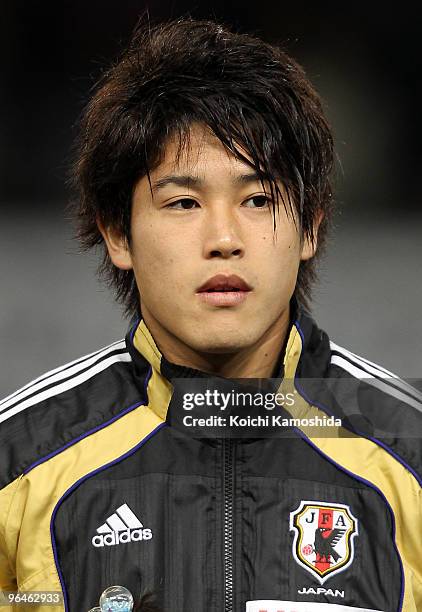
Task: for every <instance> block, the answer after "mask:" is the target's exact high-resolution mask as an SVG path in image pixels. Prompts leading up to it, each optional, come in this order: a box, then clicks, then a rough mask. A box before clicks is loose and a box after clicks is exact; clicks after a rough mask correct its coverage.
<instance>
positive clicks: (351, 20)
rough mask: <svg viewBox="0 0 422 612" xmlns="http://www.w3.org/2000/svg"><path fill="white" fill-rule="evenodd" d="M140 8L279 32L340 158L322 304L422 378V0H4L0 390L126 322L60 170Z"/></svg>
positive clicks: (347, 328) (400, 368)
mask: <svg viewBox="0 0 422 612" xmlns="http://www.w3.org/2000/svg"><path fill="white" fill-rule="evenodd" d="M374 5H375V3H374ZM381 6H382V5H380V7H381ZM146 7H148V9H149V15H150V18H151V20H152V21H155V20H157V19H162V18H169V17H178V16H181V15H185V14H187V13H190V14H191V15H192V16H195V17H205V18H216V19H217V20H220V21H222V22H224V23H226V24H229V25H230V24H231V25H233V26H234V27H235V28H236V29H238V30H240V31H247V32H252V33H256V34H258V35H260V36H262V37H264V38H265V39H267V40H269V41H279V42H283V43H284V46H285V48H287V50H288V51H289V52H290V53H291V54H292V55H293V56H295V57H296V58H297V59H298V60H299V61H300V62H301V63H302V64H303V65H304V67H305V69H306V71H307V73H308V76H309V78H310V79H311V81H312V82H313V83H314V85H315V86H316V88H317V89H318V91H319V92H320V93H321V95H322V97H323V99H324V101H325V106H326V111H327V115H328V117H329V119H330V121H331V123H332V126H333V129H334V136H335V141H336V150H337V155H338V159H339V161H338V164H337V179H336V182H337V189H336V192H337V204H338V210H339V212H338V214H337V217H336V228H335V232H334V234H333V236H332V240H331V245H330V251H329V254H328V256H327V257H326V259H325V261H324V262H323V264H322V267H321V283H320V285H319V287H318V289H317V291H316V293H315V301H314V314H315V317H316V319H317V320H318V321H319V323H320V325H321V326H322V327H323V328H324V329H326V330H327V331H328V332H329V333H330V335H331V336H332V338H333V339H334V340H335V341H336V342H337V343H338V344H341V345H344V346H346V347H347V348H350V349H351V350H353V351H354V352H358V353H359V354H362V355H364V356H366V357H368V358H370V359H372V360H374V361H376V362H378V363H380V364H382V365H384V366H385V367H387V368H389V369H392V370H393V371H395V372H396V373H398V374H400V375H402V376H403V377H418V376H422V357H421V350H420V347H421V344H422V325H421V315H420V311H421V306H422V289H421V264H422V240H421V238H422V231H421V230H422V213H421V209H420V185H419V183H420V167H421V145H420V136H421V129H420V128H421V119H420V114H421V110H420V109H421V108H422V95H421V91H422V90H421V84H420V83H421V68H422V66H421V59H422V51H421V48H420V47H421V15H420V12H419V10H418V9H417V8H416V7H413V8H410V7H406V6H405V5H403V4H402V5H400V6H398V5H395V9H394V10H393V9H389V10H387V9H386V8H385V6H384V7H382V9H383V10H382V12H381V11H380V10H379V9H376V7H375V6H371V5H370V3H367V4H366V5H361V6H360V7H359V6H356V5H355V6H354V8H353V9H352V8H351V7H348V6H347V5H345V4H344V3H341V5H340V6H338V7H337V8H335V9H333V8H330V7H329V6H326V5H324V6H323V5H321V6H307V5H306V4H305V3H300V2H296V3H282V2H268V1H267V0H263V1H261V2H256V3H254V4H253V5H252V4H247V3H245V2H225V3H223V2H202V3H200V2H199V3H196V4H195V3H193V2H177V1H173V2H164V1H161V2H149V3H146V2H141V1H132V2H129V1H128V0H125V1H122V0H120V1H119V2H116V1H115V0H109V1H104V0H103V1H102V2H100V1H97V0H95V1H90V2H82V1H81V0H73V1H72V2H70V1H62V2H51V1H46V0H44V1H43V2H41V1H25V2H24V1H23V0H1V1H0V8H1V13H0V69H1V84H0V139H1V140H0V205H1V219H0V239H1V257H0V278H1V296H0V297H1V302H0V365H1V368H0V396H2V395H4V394H6V393H8V392H10V391H12V390H13V389H14V388H15V387H17V386H20V385H22V384H24V383H25V382H27V381H28V380H29V379H31V378H34V377H35V376H37V375H38V374H40V373H42V372H43V371H45V370H47V369H51V368H53V367H55V366H57V365H59V364H61V363H63V362H66V361H69V360H71V359H74V358H76V357H78V356H80V355H81V354H84V353H86V352H91V351H93V350H95V349H97V348H100V347H101V346H103V345H105V344H107V343H109V342H111V341H113V340H115V339H118V338H120V337H122V336H123V335H124V333H125V330H126V323H125V321H124V320H123V319H122V316H121V313H120V309H119V308H118V307H117V306H115V305H114V304H113V300H112V296H111V294H109V293H108V292H107V290H105V289H104V288H102V287H101V286H100V285H99V284H98V283H97V282H96V280H95V276H94V272H95V266H96V260H95V256H94V255H92V256H87V255H80V254H78V247H77V245H76V244H75V243H74V242H73V241H72V226H71V224H70V221H69V219H68V213H66V211H65V205H66V202H67V200H68V198H69V194H68V192H67V190H66V187H65V179H66V167H67V164H68V159H69V154H70V147H71V143H72V140H73V138H74V135H75V124H76V122H77V117H78V115H79V113H80V112H81V109H82V107H83V104H84V102H85V101H86V100H87V98H88V95H89V90H90V87H91V86H92V85H93V83H94V81H95V79H96V78H97V77H98V76H99V75H100V73H101V70H102V68H103V67H105V66H107V64H108V63H109V61H110V60H111V59H113V58H114V57H115V56H116V54H117V53H118V52H119V50H120V49H121V48H122V47H123V45H124V44H125V43H126V42H127V40H128V38H129V35H130V32H131V30H132V28H133V27H134V25H135V23H136V21H137V19H138V17H139V15H140V14H141V13H142V12H143V11H144V10H145V8H146Z"/></svg>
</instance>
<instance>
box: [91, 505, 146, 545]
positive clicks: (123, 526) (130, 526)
mask: <svg viewBox="0 0 422 612" xmlns="http://www.w3.org/2000/svg"><path fill="white" fill-rule="evenodd" d="M151 538H152V531H151V529H146V528H145V527H144V526H143V525H142V523H141V521H140V520H139V519H138V518H137V516H136V515H135V514H134V513H133V512H132V510H131V509H130V508H129V506H128V505H127V504H123V505H122V506H120V507H119V508H117V510H116V512H115V513H114V514H112V515H111V516H109V517H108V519H107V520H106V522H105V523H103V524H102V525H101V526H100V527H98V529H97V535H95V536H94V537H93V538H92V544H93V545H94V546H95V547H96V548H99V547H101V546H117V545H118V544H127V543H128V542H140V541H141V540H150V539H151Z"/></svg>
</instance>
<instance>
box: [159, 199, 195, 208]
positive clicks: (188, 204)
mask: <svg viewBox="0 0 422 612" xmlns="http://www.w3.org/2000/svg"><path fill="white" fill-rule="evenodd" d="M179 204H180V205H181V206H178V205H179ZM195 204H198V202H195V200H192V199H191V198H181V199H180V200H176V201H175V202H171V203H170V204H167V206H165V207H164V208H173V209H174V210H192V209H193V205H195Z"/></svg>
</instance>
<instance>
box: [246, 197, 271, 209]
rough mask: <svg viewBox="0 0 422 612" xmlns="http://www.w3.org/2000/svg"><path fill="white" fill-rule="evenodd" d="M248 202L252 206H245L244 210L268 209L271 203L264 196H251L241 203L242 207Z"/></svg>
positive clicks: (268, 198)
mask: <svg viewBox="0 0 422 612" xmlns="http://www.w3.org/2000/svg"><path fill="white" fill-rule="evenodd" d="M249 202H252V204H253V206H246V208H264V209H265V208H268V206H269V205H270V202H271V198H270V197H268V196H266V195H256V196H252V198H248V199H247V200H245V201H244V202H243V205H244V206H245V205H247V204H248V203H249Z"/></svg>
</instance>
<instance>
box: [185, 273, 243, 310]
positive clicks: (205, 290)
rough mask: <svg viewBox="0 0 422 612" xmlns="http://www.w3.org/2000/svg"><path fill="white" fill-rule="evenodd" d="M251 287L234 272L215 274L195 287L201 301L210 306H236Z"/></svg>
mask: <svg viewBox="0 0 422 612" xmlns="http://www.w3.org/2000/svg"><path fill="white" fill-rule="evenodd" d="M251 291H252V287H251V286H250V285H249V284H248V283H247V282H246V281H245V280H244V279H243V278H241V277H240V276H237V275H236V274H229V275H226V274H217V275H216V276H213V277H212V278H210V279H208V280H207V281H206V282H205V283H204V284H203V285H201V286H200V287H199V289H197V295H198V297H199V298H200V299H201V301H203V302H205V303H206V304H209V305H212V306H236V305H237V304H241V303H242V302H244V301H245V300H246V298H247V296H248V294H249V293H250V292H251Z"/></svg>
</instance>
